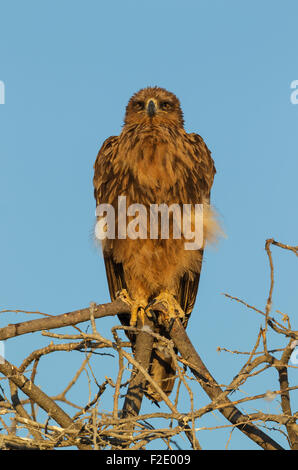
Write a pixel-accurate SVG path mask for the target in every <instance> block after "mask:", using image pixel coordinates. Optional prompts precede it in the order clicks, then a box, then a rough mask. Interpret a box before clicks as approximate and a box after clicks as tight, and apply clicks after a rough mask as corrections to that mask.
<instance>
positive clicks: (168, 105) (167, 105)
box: [160, 101, 173, 111]
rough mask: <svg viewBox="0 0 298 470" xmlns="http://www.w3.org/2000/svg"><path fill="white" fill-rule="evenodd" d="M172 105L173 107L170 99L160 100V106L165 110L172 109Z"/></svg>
mask: <svg viewBox="0 0 298 470" xmlns="http://www.w3.org/2000/svg"><path fill="white" fill-rule="evenodd" d="M172 107H173V104H172V103H171V102H170V101H161V102H160V108H161V109H162V110H163V111H169V110H170V109H172Z"/></svg>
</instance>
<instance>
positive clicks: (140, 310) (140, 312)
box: [117, 289, 147, 326]
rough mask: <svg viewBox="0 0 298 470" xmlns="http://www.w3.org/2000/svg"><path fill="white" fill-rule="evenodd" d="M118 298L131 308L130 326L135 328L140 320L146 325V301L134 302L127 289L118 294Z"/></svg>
mask: <svg viewBox="0 0 298 470" xmlns="http://www.w3.org/2000/svg"><path fill="white" fill-rule="evenodd" d="M117 298H118V299H121V300H122V301H123V302H125V303H126V304H128V305H129V306H130V308H131V314H130V322H129V323H130V326H135V325H136V324H137V322H138V318H140V319H141V322H142V325H144V318H145V307H146V305H147V301H146V300H145V299H136V300H133V299H132V298H131V297H130V295H129V293H128V292H127V290H126V289H122V290H121V291H119V292H117Z"/></svg>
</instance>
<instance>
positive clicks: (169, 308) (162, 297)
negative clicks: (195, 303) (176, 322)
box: [147, 292, 185, 320]
mask: <svg viewBox="0 0 298 470" xmlns="http://www.w3.org/2000/svg"><path fill="white" fill-rule="evenodd" d="M155 307H156V310H159V311H160V312H162V314H163V316H164V317H165V318H166V319H168V320H171V319H172V318H177V317H179V318H184V317H185V313H184V311H183V310H182V308H181V306H180V304H179V303H178V302H177V300H176V299H175V297H174V296H173V295H172V294H170V293H169V292H161V293H160V294H159V295H158V296H157V297H155V298H154V299H153V301H152V302H150V304H149V305H148V307H147V309H148V310H154V309H155Z"/></svg>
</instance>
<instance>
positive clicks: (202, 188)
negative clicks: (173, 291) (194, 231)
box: [177, 134, 216, 328]
mask: <svg viewBox="0 0 298 470" xmlns="http://www.w3.org/2000/svg"><path fill="white" fill-rule="evenodd" d="M187 138H188V139H189V143H190V144H191V148H192V158H193V159H194V161H195V162H196V165H195V169H194V171H193V172H192V173H191V174H190V175H189V177H188V179H187V182H186V184H185V186H186V190H187V194H188V202H191V203H192V204H201V203H202V202H203V200H204V201H206V202H207V203H209V202H210V190H211V187H212V184H213V179H214V175H215V173H216V170H215V166H214V162H213V159H212V157H211V152H210V150H209V149H208V147H207V145H206V144H205V142H204V141H203V139H202V137H201V136H200V135H198V134H187ZM200 251H201V255H202V256H201V258H202V259H203V250H200ZM201 266H202V263H201V265H200V267H199V271H197V272H194V271H188V272H186V273H185V274H184V275H183V276H182V277H181V279H180V283H179V289H178V292H177V300H178V302H179V303H180V305H181V308H182V310H183V311H184V312H185V317H184V319H183V320H182V323H183V326H184V328H186V326H187V323H188V320H189V317H190V314H191V312H192V310H193V307H194V304H195V301H196V296H197V292H198V286H199V280H200V273H201Z"/></svg>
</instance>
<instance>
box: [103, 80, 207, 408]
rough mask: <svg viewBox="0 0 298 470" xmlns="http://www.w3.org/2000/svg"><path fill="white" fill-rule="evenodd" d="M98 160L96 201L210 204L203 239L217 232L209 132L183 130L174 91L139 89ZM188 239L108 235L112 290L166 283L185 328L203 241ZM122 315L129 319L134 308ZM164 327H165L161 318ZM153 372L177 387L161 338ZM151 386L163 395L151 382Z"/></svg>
mask: <svg viewBox="0 0 298 470" xmlns="http://www.w3.org/2000/svg"><path fill="white" fill-rule="evenodd" d="M150 102H151V104H150V105H149V103H150ZM152 103H153V104H152ZM150 107H151V109H149V108H150ZM153 111H154V112H153ZM94 168H95V174H94V194H95V199H96V203H97V205H98V204H102V203H110V204H112V205H113V206H114V208H115V209H116V208H117V204H118V196H121V195H122V196H126V198H127V205H130V204H133V203H142V204H144V205H145V206H146V207H148V208H149V205H150V204H161V203H165V204H168V205H171V204H173V203H178V204H180V205H181V204H193V205H194V204H204V241H206V239H208V238H212V236H213V233H214V231H215V230H216V222H214V219H213V217H212V211H211V209H210V206H209V201H210V190H211V186H212V183H213V178H214V174H215V167H214V163H213V160H212V158H211V155H210V152H209V150H208V148H207V146H206V145H205V143H204V141H203V139H202V138H201V137H200V136H199V135H198V134H193V133H191V134H188V133H186V132H185V130H184V128H183V114H182V111H181V107H180V103H179V100H178V99H177V97H176V96H175V95H174V94H172V93H170V92H168V91H167V90H165V89H163V88H158V87H152V88H151V87H149V88H144V89H142V90H140V91H139V92H138V93H136V94H135V95H133V96H132V98H131V99H130V101H129V103H128V105H127V108H126V114H125V120H124V126H123V130H122V132H121V134H120V135H119V136H117V137H116V136H113V137H109V138H108V139H107V140H106V141H105V142H104V143H103V145H102V147H101V149H100V151H99V153H98V156H97V159H96V162H95V165H94ZM117 222H118V221H117V220H116V227H117ZM116 233H117V230H116ZM184 242H185V239H183V238H182V239H181V240H178V239H171V238H170V239H169V240H161V239H156V240H152V239H150V238H149V237H148V238H147V239H137V240H132V239H129V238H127V239H124V240H119V239H115V240H105V241H104V242H103V253H104V260H105V267H106V273H107V279H108V284H109V290H110V295H111V298H112V299H114V298H115V296H116V293H117V292H118V291H120V290H121V289H124V288H125V289H127V291H128V293H129V295H130V297H131V298H132V299H134V300H135V301H138V300H140V301H142V302H144V300H145V303H147V304H148V302H149V301H150V300H152V299H153V298H154V297H156V296H157V295H158V294H160V293H161V292H165V291H166V292H168V293H170V294H172V295H173V296H174V297H175V298H176V299H177V301H178V303H179V304H180V306H181V308H182V309H183V311H184V313H185V316H184V319H183V325H184V327H185V328H186V326H187V322H188V319H189V316H190V314H191V311H192V309H193V306H194V303H195V299H196V295H197V289H198V283H199V278H200V271H201V264H202V256H203V249H201V250H196V251H193V250H189V251H188V250H185V247H184ZM119 318H120V320H121V322H122V323H123V324H126V325H128V324H129V321H130V319H129V316H128V315H120V316H119ZM159 328H160V330H159V332H160V333H161V334H164V332H163V328H162V325H160V327H159ZM130 340H131V341H132V342H134V341H135V338H134V337H133V336H130ZM150 374H151V376H152V377H153V378H154V379H155V380H157V382H158V384H159V385H160V387H161V388H162V389H163V390H164V391H165V392H166V393H170V392H171V390H172V388H173V385H174V375H175V371H174V368H173V364H172V361H171V358H170V357H168V356H167V354H166V353H165V352H164V351H163V350H162V349H161V348H159V347H158V344H157V345H156V347H155V348H154V350H153V352H152V362H151V368H150ZM147 394H148V395H149V396H151V397H152V398H153V399H155V400H159V399H160V397H159V395H158V394H157V393H156V392H155V391H154V390H152V388H151V387H148V388H147Z"/></svg>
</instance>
